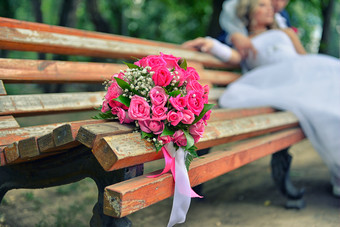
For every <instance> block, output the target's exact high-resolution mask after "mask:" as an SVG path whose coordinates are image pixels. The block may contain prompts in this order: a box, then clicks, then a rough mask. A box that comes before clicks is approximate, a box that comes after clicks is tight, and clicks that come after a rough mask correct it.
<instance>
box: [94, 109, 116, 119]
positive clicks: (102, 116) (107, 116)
mask: <svg viewBox="0 0 340 227" xmlns="http://www.w3.org/2000/svg"><path fill="white" fill-rule="evenodd" d="M113 117H114V115H113V114H112V113H111V111H106V112H105V113H102V112H100V113H98V114H97V115H95V116H93V117H92V119H98V120H102V119H112V118H113Z"/></svg>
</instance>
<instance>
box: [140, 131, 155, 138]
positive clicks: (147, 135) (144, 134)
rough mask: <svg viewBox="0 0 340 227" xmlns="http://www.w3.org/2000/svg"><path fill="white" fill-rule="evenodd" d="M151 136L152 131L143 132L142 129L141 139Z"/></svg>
mask: <svg viewBox="0 0 340 227" xmlns="http://www.w3.org/2000/svg"><path fill="white" fill-rule="evenodd" d="M152 137H153V134H152V133H147V132H143V131H142V139H145V138H152Z"/></svg>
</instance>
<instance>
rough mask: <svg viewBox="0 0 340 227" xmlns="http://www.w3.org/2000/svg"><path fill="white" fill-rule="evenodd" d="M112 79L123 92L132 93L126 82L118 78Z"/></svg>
mask: <svg viewBox="0 0 340 227" xmlns="http://www.w3.org/2000/svg"><path fill="white" fill-rule="evenodd" d="M114 78H115V80H116V81H117V83H118V85H119V87H121V88H122V89H123V90H125V89H128V90H129V91H132V89H131V87H130V84H129V83H127V82H126V81H124V80H122V79H120V78H118V77H114Z"/></svg>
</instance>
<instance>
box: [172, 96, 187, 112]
mask: <svg viewBox="0 0 340 227" xmlns="http://www.w3.org/2000/svg"><path fill="white" fill-rule="evenodd" d="M169 101H170V103H171V105H172V106H173V107H174V108H175V109H176V110H178V111H182V110H184V107H186V106H187V102H188V100H187V97H186V96H184V97H181V94H179V95H177V97H175V98H174V97H170V99H169Z"/></svg>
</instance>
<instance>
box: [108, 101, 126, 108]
mask: <svg viewBox="0 0 340 227" xmlns="http://www.w3.org/2000/svg"><path fill="white" fill-rule="evenodd" d="M109 106H110V107H111V108H113V107H120V108H123V109H124V110H127V109H128V107H127V106H125V105H124V104H123V103H120V102H118V101H115V100H110V101H109Z"/></svg>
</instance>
